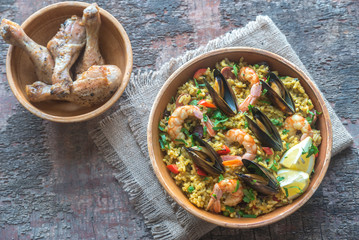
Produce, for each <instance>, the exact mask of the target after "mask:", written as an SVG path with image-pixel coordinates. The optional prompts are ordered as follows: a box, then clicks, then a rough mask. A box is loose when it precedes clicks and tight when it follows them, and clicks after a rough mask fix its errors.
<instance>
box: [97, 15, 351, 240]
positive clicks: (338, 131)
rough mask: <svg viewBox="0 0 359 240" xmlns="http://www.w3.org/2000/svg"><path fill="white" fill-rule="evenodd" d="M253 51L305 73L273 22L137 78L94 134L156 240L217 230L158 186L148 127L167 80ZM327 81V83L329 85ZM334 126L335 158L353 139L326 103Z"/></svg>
mask: <svg viewBox="0 0 359 240" xmlns="http://www.w3.org/2000/svg"><path fill="white" fill-rule="evenodd" d="M238 46H248V47H255V48H261V49H265V50H268V51H271V52H274V53H276V54H278V55H281V56H283V57H284V58H286V59H288V60H289V61H291V62H293V63H294V64H296V65H297V66H298V67H299V68H301V69H302V70H304V72H305V73H306V74H308V75H309V73H308V72H307V70H306V69H305V67H304V65H303V63H302V62H301V61H300V60H299V58H298V56H297V55H296V53H295V52H294V51H293V49H292V48H291V46H290V45H289V43H288V42H287V39H286V37H285V36H284V35H283V34H282V33H281V32H280V30H279V29H278V28H277V27H276V26H275V24H274V23H273V22H272V20H271V19H270V18H269V17H267V16H258V17H257V19H256V21H254V22H250V23H248V24H247V25H246V26H245V27H243V28H239V29H235V30H233V31H232V32H229V33H227V34H225V35H223V36H221V37H219V38H216V39H214V40H212V41H210V42H209V43H208V44H207V45H206V46H202V47H199V48H198V49H196V50H193V51H189V52H186V53H185V54H184V55H183V56H180V57H178V58H175V59H171V61H169V63H167V64H165V65H163V66H162V67H161V68H160V69H159V70H158V71H144V72H140V71H139V72H137V73H136V74H133V76H132V78H131V81H130V83H129V86H128V87H127V89H126V93H127V96H128V97H127V98H126V99H125V100H122V101H120V103H119V104H120V110H119V111H117V112H116V113H114V114H112V115H111V116H109V117H107V118H105V119H104V120H102V121H101V122H100V123H99V126H98V128H97V129H96V130H94V131H93V132H92V136H93V139H94V141H95V143H96V145H97V146H98V148H99V150H100V151H101V152H102V153H103V154H104V158H105V160H106V161H107V162H108V163H109V164H110V165H111V166H113V167H114V168H116V169H117V170H118V173H117V174H116V176H115V177H116V178H117V180H118V181H119V182H120V183H122V184H123V187H124V189H125V191H126V192H128V194H129V196H130V199H131V200H132V203H133V205H134V207H135V208H136V209H137V210H138V212H140V213H141V214H143V216H144V218H145V223H146V224H147V226H148V227H150V229H151V231H152V234H153V237H154V238H155V239H186V240H188V239H198V238H200V237H201V236H203V235H204V234H205V233H207V232H209V231H210V230H212V229H213V228H214V227H215V225H212V224H209V223H207V222H204V221H202V220H200V219H198V218H196V217H194V216H192V215H191V214H189V213H188V212H187V211H185V210H184V209H182V208H181V207H180V206H179V205H177V203H175V202H174V201H173V200H172V199H171V198H170V197H169V196H168V195H167V194H166V193H165V191H164V189H163V188H162V186H161V185H160V183H159V182H158V180H157V178H156V176H155V174H154V172H153V170H152V166H151V163H150V159H149V156H148V150H147V142H146V140H147V138H146V127H147V123H148V117H149V113H150V110H151V106H152V103H153V102H154V99H155V97H156V95H157V93H158V91H159V89H160V88H161V86H162V85H163V83H164V82H165V81H166V80H167V78H168V77H169V76H170V75H171V74H172V73H173V72H174V71H175V70H176V69H178V68H179V67H180V66H181V65H183V64H184V63H185V62H187V61H188V60H190V59H192V58H194V57H196V56H198V55H200V54H203V53H205V52H208V51H211V50H213V49H218V48H224V47H238ZM323 81H324V80H323ZM326 105H327V107H328V110H329V114H330V117H331V121H332V125H333V151H332V153H333V155H335V154H337V153H338V152H340V151H341V150H343V149H344V148H346V147H348V146H349V145H350V144H351V143H352V137H351V136H350V134H349V133H348V132H347V130H346V129H345V128H344V126H343V125H342V124H341V122H340V121H339V119H338V117H337V116H336V114H335V113H334V111H333V109H332V108H331V106H330V104H329V103H328V102H327V101H326Z"/></svg>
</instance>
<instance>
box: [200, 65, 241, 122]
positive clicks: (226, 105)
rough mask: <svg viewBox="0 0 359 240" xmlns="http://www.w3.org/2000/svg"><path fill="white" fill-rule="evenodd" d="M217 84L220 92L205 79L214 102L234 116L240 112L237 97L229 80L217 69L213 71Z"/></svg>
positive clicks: (224, 111)
mask: <svg viewBox="0 0 359 240" xmlns="http://www.w3.org/2000/svg"><path fill="white" fill-rule="evenodd" d="M213 75H214V79H215V84H216V85H217V88H218V92H217V91H216V90H214V88H213V87H212V86H211V85H210V84H209V83H208V82H207V81H206V80H204V83H205V85H206V87H207V89H208V92H209V94H210V95H211V97H212V100H213V103H214V104H215V105H216V106H217V107H218V108H219V109H220V110H221V111H222V112H223V113H224V114H226V115H227V116H234V115H236V114H237V113H238V104H237V98H236V96H235V95H234V92H233V90H232V88H231V86H229V84H228V82H227V80H226V79H225V78H224V76H223V75H222V74H221V72H220V71H218V70H217V69H215V70H214V72H213Z"/></svg>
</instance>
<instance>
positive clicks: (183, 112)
mask: <svg viewBox="0 0 359 240" xmlns="http://www.w3.org/2000/svg"><path fill="white" fill-rule="evenodd" d="M191 116H193V117H195V118H197V119H199V120H201V123H202V125H204V126H206V127H207V132H208V134H209V135H210V136H212V137H213V136H214V135H215V134H216V133H215V131H214V130H213V127H212V123H211V122H210V120H209V119H208V121H206V122H205V121H204V120H203V113H202V112H201V110H200V109H199V108H198V107H197V106H193V105H185V106H181V107H178V108H176V110H174V112H173V113H172V115H171V117H170V119H169V120H168V126H167V130H168V134H169V135H170V137H171V138H172V140H174V139H183V138H184V134H183V133H182V132H181V129H182V124H183V122H184V120H185V119H186V118H188V117H191Z"/></svg>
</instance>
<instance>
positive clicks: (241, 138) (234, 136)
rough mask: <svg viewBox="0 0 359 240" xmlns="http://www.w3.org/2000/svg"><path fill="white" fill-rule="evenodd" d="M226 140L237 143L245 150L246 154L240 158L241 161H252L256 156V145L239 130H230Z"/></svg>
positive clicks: (250, 137) (249, 136)
mask: <svg viewBox="0 0 359 240" xmlns="http://www.w3.org/2000/svg"><path fill="white" fill-rule="evenodd" d="M225 136H226V138H227V139H228V140H229V141H232V142H238V143H239V144H241V145H243V146H244V148H245V149H246V153H245V154H244V155H243V156H242V158H243V159H248V160H253V159H254V158H255V157H256V154H257V144H256V143H255V142H254V139H253V138H252V136H251V135H249V134H248V133H245V132H243V131H242V130H240V129H231V130H229V131H228V132H227V133H226V135H225Z"/></svg>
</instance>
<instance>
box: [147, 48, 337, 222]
mask: <svg viewBox="0 0 359 240" xmlns="http://www.w3.org/2000/svg"><path fill="white" fill-rule="evenodd" d="M241 57H244V59H245V61H246V62H248V63H249V64H255V63H257V62H260V61H266V62H268V63H269V66H270V67H271V69H275V70H278V72H279V74H280V75H288V76H292V77H296V78H298V79H299V80H300V83H301V84H302V86H303V87H304V89H305V91H306V92H307V94H308V95H309V97H310V98H311V99H312V101H313V104H314V107H315V109H316V110H317V111H319V112H322V115H321V117H320V118H319V121H318V123H317V126H318V128H319V129H320V131H321V134H322V138H323V139H322V143H321V145H320V147H319V156H318V158H317V159H316V163H315V173H314V174H313V175H312V178H311V183H310V185H309V187H308V189H307V190H306V191H305V192H304V194H302V195H301V196H300V197H298V198H297V199H295V200H294V201H293V202H292V203H291V204H289V205H286V206H283V207H279V208H277V209H276V210H274V211H273V212H271V213H268V214H265V215H262V216H258V217H257V218H229V217H225V216H223V215H218V214H214V213H211V212H207V211H204V210H203V209H200V208H198V207H196V206H195V205H193V204H192V203H190V201H189V200H188V198H187V197H186V196H185V194H184V193H183V192H182V190H181V189H180V188H179V187H178V186H177V185H176V184H175V181H174V180H173V179H172V177H171V175H170V172H169V171H168V169H167V168H166V165H165V163H164V162H163V161H162V159H163V153H162V152H161V150H160V145H159V136H158V134H159V130H158V124H159V121H160V119H161V118H162V113H163V111H164V110H165V108H166V105H167V103H168V102H169V101H170V100H171V97H172V96H175V95H176V91H177V88H178V87H179V86H180V85H182V84H183V83H185V82H186V81H187V80H188V79H190V78H192V77H193V74H194V73H195V72H196V70H197V69H199V68H207V67H211V68H213V67H214V66H215V64H216V62H219V61H220V60H222V59H224V58H228V59H229V60H231V61H236V62H238V61H239V59H240V58H241ZM147 143H148V150H149V155H150V158H151V162H152V166H153V169H154V171H155V173H156V175H157V178H158V180H159V181H160V183H161V184H162V186H163V187H164V189H165V190H166V191H167V192H168V194H169V195H170V196H171V197H172V198H173V199H174V200H175V201H176V202H177V203H178V204H179V205H181V206H182V207H183V208H184V209H186V210H187V211H189V212H190V213H192V214H193V215H195V216H197V217H199V218H201V219H203V220H205V221H208V222H211V223H214V224H217V225H220V226H224V227H231V228H255V227H260V226H264V225H267V224H271V223H274V222H276V221H279V220H281V219H283V218H285V217H287V216H289V215H290V214H292V213H293V212H294V211H296V210H298V209H299V208H300V207H301V206H303V204H304V203H306V202H307V201H308V200H309V198H310V197H311V196H312V195H313V194H314V192H315V190H317V188H318V187H319V185H320V183H321V181H322V180H323V178H324V175H325V173H326V171H327V169H328V165H329V161H330V154H331V148H332V128H331V122H330V118H329V113H328V110H327V108H326V106H325V103H324V100H323V97H322V96H321V94H320V92H319V90H318V88H317V87H316V86H315V85H314V84H313V82H312V81H311V80H310V79H309V77H308V76H307V75H306V74H305V73H304V72H303V71H301V70H300V69H299V68H298V67H296V66H295V65H294V64H292V63H290V62H289V61H287V60H286V59H284V58H282V57H280V56H278V55H276V54H274V53H271V52H268V51H264V50H260V49H253V48H226V49H219V50H215V51H212V52H209V53H206V54H203V55H201V56H199V57H197V58H195V59H193V60H191V61H189V62H187V63H186V64H184V65H183V66H182V67H180V68H179V69H178V70H177V71H175V72H174V73H173V74H172V75H171V76H170V77H169V79H168V80H167V81H166V82H165V84H164V85H163V87H162V88H161V90H160V91H159V93H158V95H157V97H156V100H155V102H154V104H153V107H152V110H151V114H150V119H149V123H148V129H147Z"/></svg>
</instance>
